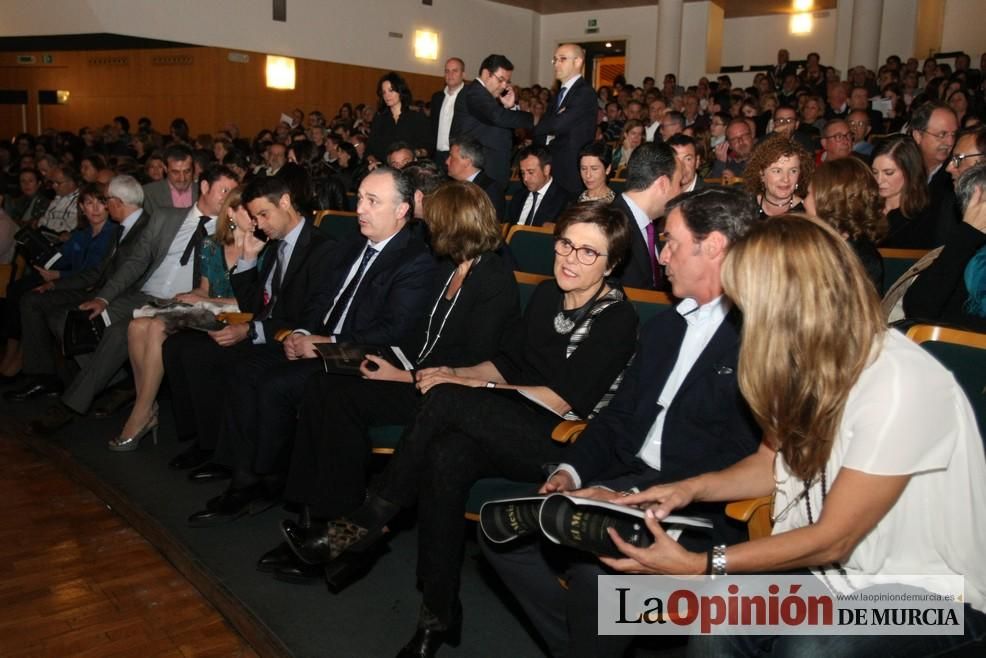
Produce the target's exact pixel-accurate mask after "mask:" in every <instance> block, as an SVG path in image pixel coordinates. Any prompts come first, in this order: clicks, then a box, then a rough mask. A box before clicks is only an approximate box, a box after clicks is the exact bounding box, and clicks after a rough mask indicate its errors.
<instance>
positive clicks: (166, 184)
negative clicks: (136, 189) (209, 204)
mask: <svg viewBox="0 0 986 658" xmlns="http://www.w3.org/2000/svg"><path fill="white" fill-rule="evenodd" d="M164 163H165V167H166V170H165V177H164V178H163V179H161V180H159V181H155V182H153V183H148V184H147V185H145V186H144V210H146V211H147V212H148V214H151V215H153V214H154V212H155V211H156V210H161V209H162V208H190V207H191V206H192V205H193V204H194V203H195V202H196V201H198V199H199V190H198V186H196V185H195V165H194V158H193V157H192V150H191V149H190V148H188V147H187V146H184V145H183V144H174V145H172V146H169V147H168V148H167V149H165V151H164Z"/></svg>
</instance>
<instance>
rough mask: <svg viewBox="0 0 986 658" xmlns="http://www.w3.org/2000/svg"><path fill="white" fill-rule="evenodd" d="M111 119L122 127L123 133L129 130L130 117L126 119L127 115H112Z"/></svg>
mask: <svg viewBox="0 0 986 658" xmlns="http://www.w3.org/2000/svg"><path fill="white" fill-rule="evenodd" d="M113 121H114V122H115V123H118V124H120V127H121V128H122V129H123V132H125V133H128V132H130V119H128V118H127V117H125V116H123V115H121V116H118V117H113Z"/></svg>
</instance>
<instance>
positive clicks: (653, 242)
mask: <svg viewBox="0 0 986 658" xmlns="http://www.w3.org/2000/svg"><path fill="white" fill-rule="evenodd" d="M647 254H648V255H649V256H650V272H651V278H652V279H653V280H654V288H655V289H660V287H661V284H662V283H663V280H664V277H663V276H662V274H663V272H662V271H661V265H660V263H658V261H657V227H656V226H655V225H654V222H651V223H650V224H648V225H647Z"/></svg>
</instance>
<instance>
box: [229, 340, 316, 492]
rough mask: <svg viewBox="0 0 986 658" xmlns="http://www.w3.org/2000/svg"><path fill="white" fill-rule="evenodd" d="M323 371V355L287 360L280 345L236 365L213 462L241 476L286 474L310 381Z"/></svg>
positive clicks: (259, 348)
mask: <svg viewBox="0 0 986 658" xmlns="http://www.w3.org/2000/svg"><path fill="white" fill-rule="evenodd" d="M323 370H324V366H323V365H322V360H321V359H298V360H294V361H290V360H288V358H287V357H286V356H285V355H284V347H283V346H282V345H281V344H280V343H275V344H273V345H259V346H256V347H255V348H254V349H253V350H252V352H251V353H250V354H248V355H246V356H245V358H243V359H240V360H238V361H237V362H236V363H234V364H232V366H231V367H230V368H229V369H228V370H227V372H226V379H225V385H224V387H223V388H224V389H225V390H226V391H228V393H227V395H226V396H225V398H224V399H223V403H222V412H221V413H222V425H221V427H220V430H219V441H218V444H217V445H216V454H215V456H214V458H213V460H214V461H215V462H217V463H219V464H225V465H226V466H229V467H230V468H232V469H234V471H237V472H240V473H241V474H248V473H252V474H254V475H258V476H263V475H283V473H284V472H285V471H286V470H287V466H288V457H289V455H290V446H291V444H292V439H293V438H294V434H295V425H296V420H297V416H298V405H299V404H300V402H301V397H302V394H303V393H304V390H305V383H306V382H307V381H308V378H309V377H311V376H312V375H317V374H318V373H320V372H323Z"/></svg>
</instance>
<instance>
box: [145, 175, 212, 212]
mask: <svg viewBox="0 0 986 658" xmlns="http://www.w3.org/2000/svg"><path fill="white" fill-rule="evenodd" d="M198 200H199V186H198V184H197V183H192V205H193V206H194V205H195V202H196V201H198ZM174 207H175V206H174V204H173V203H172V202H171V188H170V187H168V179H167V178H162V179H161V180H159V181H155V182H153V183H148V184H147V185H145V186H144V210H146V211H147V212H148V213H149V214H151V215H154V214H156V211H158V210H161V209H162V208H174ZM186 210H187V208H186Z"/></svg>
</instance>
